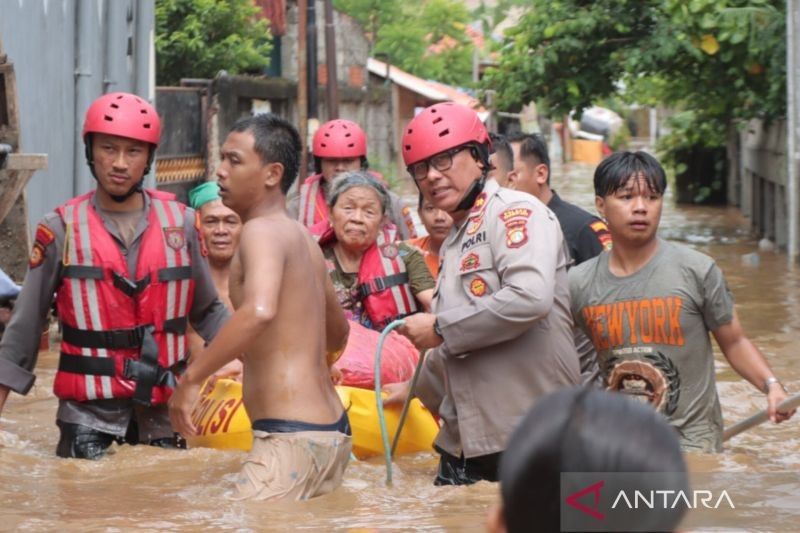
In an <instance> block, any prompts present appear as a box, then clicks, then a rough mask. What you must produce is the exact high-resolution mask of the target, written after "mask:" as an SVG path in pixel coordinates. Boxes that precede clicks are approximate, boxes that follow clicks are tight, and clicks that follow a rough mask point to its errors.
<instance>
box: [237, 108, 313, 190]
mask: <svg viewBox="0 0 800 533" xmlns="http://www.w3.org/2000/svg"><path fill="white" fill-rule="evenodd" d="M231 131H232V132H233V131H236V132H246V131H249V132H250V133H252V134H253V139H254V144H253V149H254V150H255V151H256V153H257V154H258V155H259V157H261V162H262V163H263V164H265V165H266V164H267V163H280V164H281V165H283V176H281V192H283V194H286V193H287V192H288V191H289V188H290V187H291V186H292V183H294V180H295V179H296V178H297V173H298V171H299V170H300V152H301V151H302V149H303V144H302V143H301V142H300V134H299V133H297V129H296V128H295V127H294V126H293V125H292V124H291V123H290V122H289V121H287V120H286V119H283V118H281V117H279V116H277V115H274V114H272V113H264V114H260V115H255V116H252V117H245V118H242V119H239V120H238V121H236V124H234V125H233V128H231Z"/></svg>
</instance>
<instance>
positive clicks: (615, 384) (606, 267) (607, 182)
mask: <svg viewBox="0 0 800 533" xmlns="http://www.w3.org/2000/svg"><path fill="white" fill-rule="evenodd" d="M666 186H667V182H666V176H665V174H664V170H663V169H662V167H661V165H660V164H659V163H658V161H656V159H655V158H653V157H652V156H651V155H649V154H647V153H644V152H636V153H631V152H620V153H616V154H613V155H612V156H611V157H609V158H608V159H606V160H605V161H603V162H602V163H601V164H600V165H599V166H598V167H597V170H596V171H595V175H594V187H595V194H596V205H597V210H598V212H599V213H601V214H602V216H603V217H604V218H605V219H606V221H607V224H608V228H609V230H610V232H611V236H612V239H613V240H614V247H613V248H612V249H611V251H610V253H606V254H600V255H599V256H597V257H595V258H594V259H591V260H589V261H587V262H585V263H583V264H581V265H579V266H577V267H575V268H573V269H571V270H570V272H569V278H570V294H571V300H572V302H571V305H572V314H573V317H574V319H575V322H576V324H577V325H578V326H579V327H580V328H581V329H583V331H584V332H585V333H586V334H587V336H589V338H590V339H591V340H592V344H594V347H595V349H596V350H597V355H598V360H599V363H600V367H601V369H602V370H603V376H604V379H605V383H606V386H607V387H608V388H609V389H610V390H617V391H620V392H623V393H627V394H630V395H631V396H632V397H634V398H637V399H639V400H641V401H645V402H648V403H651V404H652V405H653V406H654V407H655V408H656V409H657V410H658V411H660V412H661V413H663V414H664V415H665V416H666V417H667V419H668V420H669V422H670V423H671V424H672V426H673V427H675V428H676V429H677V430H678V433H679V436H680V439H681V445H682V447H683V448H684V449H690V450H697V451H706V452H709V451H717V452H718V451H721V450H722V413H721V409H720V404H719V397H718V396H717V390H716V382H715V377H714V356H713V352H712V348H711V340H710V338H709V335H708V332H709V331H710V332H711V333H712V334H713V335H714V338H715V339H716V340H717V343H718V344H719V346H720V348H721V350H722V353H723V354H724V355H725V358H726V359H727V360H728V362H729V363H730V365H731V366H732V367H733V369H734V370H735V371H736V372H737V373H738V374H739V375H740V376H742V377H744V378H745V379H747V380H748V381H749V382H750V383H752V384H753V385H754V386H755V387H757V388H758V389H759V390H763V391H764V393H765V394H766V395H767V406H768V410H769V416H770V419H771V420H772V421H773V422H782V421H783V420H787V419H789V418H791V417H792V415H793V414H794V411H792V412H781V411H778V409H777V407H778V405H779V404H780V403H781V402H782V401H783V400H784V399H786V397H787V395H786V391H785V390H784V388H783V386H782V385H781V383H780V382H779V381H778V380H777V378H776V377H775V376H774V374H773V373H772V370H771V369H770V367H769V365H768V364H767V361H766V359H765V358H764V356H763V355H762V354H761V352H760V351H759V350H758V348H756V347H755V345H753V343H752V342H751V341H750V340H749V339H748V338H747V337H746V336H745V334H744V331H743V330H742V325H741V323H740V322H739V319H738V317H737V316H736V311H735V310H734V308H733V297H732V295H731V293H730V291H729V290H728V286H727V284H726V282H725V277H724V276H723V274H722V271H721V270H720V269H719V267H718V266H717V265H716V263H715V262H714V260H713V259H711V258H710V257H708V256H706V255H703V254H701V253H699V252H696V251H694V250H692V249H690V248H687V247H685V246H682V245H678V244H674V243H670V242H666V241H664V240H661V239H659V238H658V237H657V235H656V232H657V229H658V224H659V221H660V218H661V208H662V205H663V201H664V198H663V194H664V190H665V189H666Z"/></svg>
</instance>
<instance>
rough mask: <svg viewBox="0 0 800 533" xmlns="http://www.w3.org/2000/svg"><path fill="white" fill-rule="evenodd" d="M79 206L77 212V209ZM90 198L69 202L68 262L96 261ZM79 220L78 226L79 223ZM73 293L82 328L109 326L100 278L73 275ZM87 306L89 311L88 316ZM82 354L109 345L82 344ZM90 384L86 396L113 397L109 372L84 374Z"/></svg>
mask: <svg viewBox="0 0 800 533" xmlns="http://www.w3.org/2000/svg"><path fill="white" fill-rule="evenodd" d="M76 209H77V213H75V210H76ZM88 209H89V201H88V198H87V199H84V201H81V202H79V203H78V204H77V205H67V206H66V209H65V214H64V220H65V221H72V222H67V226H66V233H65V240H64V247H65V248H64V257H65V259H67V261H68V262H67V261H64V264H65V265H83V264H92V259H91V258H92V237H91V231H90V229H89V216H88V213H87V210H88ZM76 223H77V227H75V225H76ZM68 283H69V284H70V292H71V295H72V309H73V310H74V313H75V324H76V325H77V326H78V328H79V329H92V330H104V329H108V326H107V325H106V324H104V323H103V320H102V318H101V314H100V306H99V303H98V297H97V291H98V288H97V280H94V279H75V278H71V279H69V282H68ZM84 310H87V311H88V316H87V314H86V313H85V311H84ZM81 355H84V356H95V357H108V350H106V349H105V348H97V349H92V348H81ZM83 379H84V380H85V382H86V383H85V387H86V398H87V399H88V400H96V399H100V398H113V397H114V392H113V390H112V387H111V378H110V377H109V376H93V375H85V376H83Z"/></svg>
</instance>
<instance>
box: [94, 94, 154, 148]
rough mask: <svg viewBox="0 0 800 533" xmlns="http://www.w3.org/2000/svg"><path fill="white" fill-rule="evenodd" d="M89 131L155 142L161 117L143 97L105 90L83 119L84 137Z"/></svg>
mask: <svg viewBox="0 0 800 533" xmlns="http://www.w3.org/2000/svg"><path fill="white" fill-rule="evenodd" d="M89 133H107V134H108V135H118V136H119V137H127V138H128V139H136V140H137V141H144V142H147V143H150V144H154V145H156V146H158V141H159V140H160V138H161V120H160V119H159V118H158V113H156V110H155V108H154V107H153V106H152V105H150V104H149V103H148V102H147V101H146V100H144V99H142V98H139V97H138V96H136V95H135V94H130V93H109V94H104V95H103V96H101V97H100V98H98V99H97V100H95V101H94V102H92V105H90V106H89V110H88V111H86V120H85V121H84V122H83V134H82V135H83V138H84V140H85V139H86V135H88V134H89Z"/></svg>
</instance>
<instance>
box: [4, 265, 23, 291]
mask: <svg viewBox="0 0 800 533" xmlns="http://www.w3.org/2000/svg"><path fill="white" fill-rule="evenodd" d="M19 290H20V286H19V285H17V284H16V283H14V281H13V280H12V279H11V278H9V277H8V275H7V274H6V273H5V272H3V269H2V268H0V298H16V297H17V295H18V294H19Z"/></svg>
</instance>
